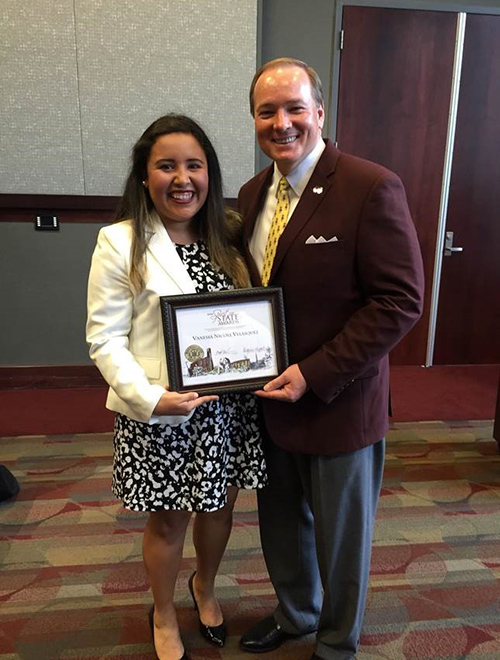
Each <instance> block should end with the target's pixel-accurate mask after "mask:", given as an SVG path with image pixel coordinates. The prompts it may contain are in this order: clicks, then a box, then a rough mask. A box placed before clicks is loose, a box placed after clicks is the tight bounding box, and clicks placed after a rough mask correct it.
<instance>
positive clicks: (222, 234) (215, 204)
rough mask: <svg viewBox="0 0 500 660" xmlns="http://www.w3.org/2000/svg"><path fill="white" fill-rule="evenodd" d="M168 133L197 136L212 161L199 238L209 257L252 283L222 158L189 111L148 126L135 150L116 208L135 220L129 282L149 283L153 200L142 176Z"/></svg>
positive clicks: (241, 281)
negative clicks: (227, 199)
mask: <svg viewBox="0 0 500 660" xmlns="http://www.w3.org/2000/svg"><path fill="white" fill-rule="evenodd" d="M169 133H187V134H188V135H192V136H193V137H194V138H195V139H196V141H197V142H198V144H199V145H200V147H201V148H202V149H203V152H204V153H205V157H206V159H207V164H208V195H207V199H206V202H205V204H204V205H203V206H202V208H201V209H200V210H199V211H198V214H197V220H198V223H199V233H200V237H201V238H203V240H204V241H205V242H206V244H207V248H208V252H209V254H210V260H211V261H212V263H213V264H214V265H215V266H218V267H219V268H221V270H223V271H224V272H225V273H226V274H227V275H229V277H230V278H231V279H232V280H233V283H234V285H235V286H236V287H238V288H241V287H246V286H249V277H248V271H247V268H246V265H245V262H244V260H243V257H242V256H241V252H240V249H239V247H240V237H241V219H240V217H239V215H238V214H237V213H236V212H235V211H233V210H231V209H229V208H227V207H226V206H225V205H224V199H223V194H222V175H221V171H220V165H219V160H218V158H217V154H216V153H215V149H214V148H213V146H212V143H211V142H210V140H209V139H208V136H207V135H206V133H205V132H204V130H203V129H202V128H201V127H200V126H199V125H198V124H197V123H196V122H195V121H193V120H192V119H190V118H189V117H185V116H184V115H176V114H168V115H165V116H164V117H160V118H159V119H157V120H156V121H154V122H153V123H152V124H151V126H149V127H148V128H147V129H146V130H145V131H144V133H143V134H142V135H141V137H140V138H139V139H138V140H137V142H136V143H135V145H134V148H133V150H132V165H131V167H130V172H129V175H128V178H127V181H126V182H125V188H124V191H123V195H122V198H121V200H120V203H119V206H118V209H117V211H116V216H115V220H117V221H118V220H131V221H132V226H133V239H132V248H131V259H130V281H131V284H132V287H133V289H134V290H135V291H136V292H139V291H141V290H142V289H143V288H144V275H145V273H144V267H145V260H144V255H145V252H146V248H147V244H148V234H149V232H148V230H152V228H153V227H152V216H151V211H152V210H153V209H154V206H153V202H152V200H151V197H150V195H149V192H148V190H147V189H146V188H145V187H144V185H143V181H144V180H146V179H147V165H148V160H149V155H150V153H151V149H152V148H153V145H154V143H155V142H156V140H157V139H158V138H159V137H161V136H162V135H168V134H169Z"/></svg>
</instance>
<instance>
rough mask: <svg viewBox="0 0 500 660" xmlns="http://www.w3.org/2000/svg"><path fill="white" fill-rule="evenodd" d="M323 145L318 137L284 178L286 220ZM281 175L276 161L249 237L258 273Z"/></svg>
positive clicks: (297, 200)
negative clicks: (285, 183) (285, 184)
mask: <svg viewBox="0 0 500 660" xmlns="http://www.w3.org/2000/svg"><path fill="white" fill-rule="evenodd" d="M325 146H326V145H325V143H324V141H323V139H322V138H320V139H319V140H318V142H317V143H316V146H315V147H314V148H313V149H312V150H311V151H310V152H309V153H308V154H307V156H306V157H305V158H304V159H303V160H301V161H300V163H299V164H298V165H297V166H296V167H294V168H293V170H292V171H291V172H289V173H288V175H287V176H286V180H287V181H288V185H289V186H290V187H289V189H288V196H289V199H290V211H289V214H288V220H290V218H291V217H292V213H293V212H294V211H295V207H296V206H297V204H298V203H299V200H300V198H301V195H302V193H303V192H304V190H305V189H306V186H307V184H308V183H309V179H310V178H311V175H312V173H313V172H314V168H315V167H316V165H317V164H318V161H319V159H320V157H321V154H322V153H323V151H324V149H325ZM282 177H283V174H282V173H281V172H280V171H279V169H278V166H277V165H276V163H274V173H273V180H272V182H271V185H270V186H269V190H268V191H267V195H266V199H265V200H264V204H263V206H262V210H261V212H260V213H259V215H258V217H257V220H256V222H255V228H254V231H253V234H252V238H251V239H250V244H249V247H250V252H251V254H252V257H253V258H254V260H255V263H256V264H257V268H258V270H259V273H261V272H262V266H263V264H264V252H265V251H266V243H267V237H268V236H269V230H270V229H271V222H272V219H273V216H274V210H275V208H276V202H277V198H276V192H277V190H278V184H279V181H280V179H281V178H282Z"/></svg>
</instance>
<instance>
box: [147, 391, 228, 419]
mask: <svg viewBox="0 0 500 660" xmlns="http://www.w3.org/2000/svg"><path fill="white" fill-rule="evenodd" d="M218 398H219V397H218V396H217V395H215V394H209V395H207V396H199V395H198V394H197V393H196V392H184V393H180V392H169V391H168V390H167V391H166V392H165V394H163V395H162V397H161V398H160V400H159V401H158V403H157V404H156V407H155V409H154V410H153V414H154V415H189V413H190V412H191V411H192V410H194V409H195V408H198V406H202V405H203V404H204V403H208V402H209V401H217V399H218Z"/></svg>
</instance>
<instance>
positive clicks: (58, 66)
mask: <svg viewBox="0 0 500 660" xmlns="http://www.w3.org/2000/svg"><path fill="white" fill-rule="evenodd" d="M256 42H257V0H236V1H235V0H140V2H137V0H2V2H1V3H0V80H1V82H2V103H1V104H0V126H1V127H2V132H3V133H4V136H5V139H3V140H2V146H1V147H0V193H11V194H19V193H26V194H62V195H83V194H85V195H119V194H120V193H121V190H122V186H123V181H124V178H125V174H126V170H127V166H128V158H129V154H130V148H131V146H132V145H133V143H134V142H135V140H136V139H137V138H138V137H139V135H140V134H141V133H142V131H143V130H144V129H145V128H146V127H147V126H148V125H149V124H150V123H151V121H153V120H154V119H156V117H158V116H160V115H161V114H164V113H166V112H181V113H184V114H187V115H190V116H192V117H193V118H194V119H197V120H198V121H200V123H201V124H202V125H203V127H204V128H205V129H206V130H207V132H208V134H209V135H210V137H211V138H212V139H213V142H214V144H215V147H216V149H217V152H218V154H219V157H220V160H221V165H222V169H223V174H224V179H225V186H226V194H227V195H228V196H230V197H231V196H235V195H236V193H237V191H238V188H239V186H240V185H241V182H242V181H244V180H245V179H246V178H249V177H250V176H251V175H252V174H253V169H254V168H253V163H254V157H255V155H254V139H253V129H252V122H251V118H250V116H249V115H248V111H247V90H248V86H249V83H250V80H251V78H252V76H253V73H254V71H255V63H256V50H257V45H256Z"/></svg>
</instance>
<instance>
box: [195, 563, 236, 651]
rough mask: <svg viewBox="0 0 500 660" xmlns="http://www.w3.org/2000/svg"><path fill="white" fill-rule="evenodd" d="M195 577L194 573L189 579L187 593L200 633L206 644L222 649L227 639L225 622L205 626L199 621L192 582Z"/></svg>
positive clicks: (198, 611)
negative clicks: (196, 617) (190, 599)
mask: <svg viewBox="0 0 500 660" xmlns="http://www.w3.org/2000/svg"><path fill="white" fill-rule="evenodd" d="M195 575H196V571H195V572H194V573H193V574H192V575H191V577H190V578H189V580H188V587H189V593H190V594H191V598H192V599H193V604H194V609H195V610H196V612H197V613H198V627H199V629H200V633H201V635H202V636H203V637H204V638H205V639H206V640H207V642H210V644H213V645H214V646H219V647H222V646H224V644H225V643H226V637H227V628H226V623H225V621H223V622H222V623H221V624H220V625H219V626H207V625H205V624H204V623H203V621H202V620H201V618H200V610H199V609H198V603H197V602H196V598H195V597H194V588H193V580H194V576H195Z"/></svg>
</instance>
